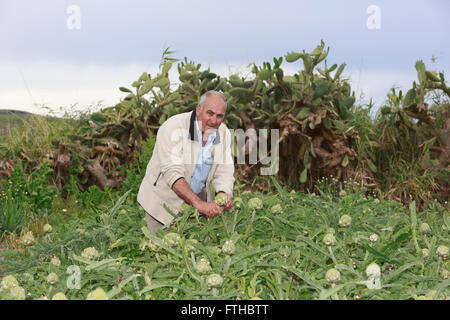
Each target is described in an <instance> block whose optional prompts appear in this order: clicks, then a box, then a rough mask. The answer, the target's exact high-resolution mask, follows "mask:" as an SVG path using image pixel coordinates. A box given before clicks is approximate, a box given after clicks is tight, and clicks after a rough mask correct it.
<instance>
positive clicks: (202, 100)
mask: <svg viewBox="0 0 450 320" xmlns="http://www.w3.org/2000/svg"><path fill="white" fill-rule="evenodd" d="M212 94H213V95H216V96H219V97H221V98H222V100H223V103H225V110H226V108H227V100H226V99H225V96H224V95H223V93H222V92H219V91H215V90H209V91H208V92H205V93H204V94H202V96H201V97H200V102H199V103H198V104H199V105H200V112H202V111H203V106H204V105H205V101H206V98H208V97H209V96H210V95H212Z"/></svg>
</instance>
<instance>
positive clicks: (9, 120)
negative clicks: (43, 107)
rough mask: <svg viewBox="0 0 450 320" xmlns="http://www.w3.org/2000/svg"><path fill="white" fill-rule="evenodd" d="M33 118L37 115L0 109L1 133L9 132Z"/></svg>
mask: <svg viewBox="0 0 450 320" xmlns="http://www.w3.org/2000/svg"><path fill="white" fill-rule="evenodd" d="M33 116H36V115H35V114H34V113H31V112H27V111H20V110H8V109H0V131H4V130H8V129H10V128H11V127H14V125H17V123H19V122H20V121H22V120H27V119H29V118H30V117H33Z"/></svg>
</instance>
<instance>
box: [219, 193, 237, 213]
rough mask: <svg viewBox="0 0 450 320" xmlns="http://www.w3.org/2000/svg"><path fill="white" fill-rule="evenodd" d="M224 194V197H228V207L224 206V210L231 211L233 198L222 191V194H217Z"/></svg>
mask: <svg viewBox="0 0 450 320" xmlns="http://www.w3.org/2000/svg"><path fill="white" fill-rule="evenodd" d="M221 193H222V194H224V195H226V196H227V199H228V200H227V204H226V205H224V206H223V209H224V210H230V208H231V206H232V204H233V203H232V202H231V196H230V195H229V194H228V193H226V192H222V191H220V192H218V193H217V194H221Z"/></svg>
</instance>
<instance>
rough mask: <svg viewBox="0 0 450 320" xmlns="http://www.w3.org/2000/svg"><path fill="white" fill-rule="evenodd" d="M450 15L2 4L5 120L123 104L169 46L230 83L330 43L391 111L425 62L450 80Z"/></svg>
mask: <svg viewBox="0 0 450 320" xmlns="http://www.w3.org/2000/svg"><path fill="white" fill-rule="evenodd" d="M373 8H375V11H374V9H373ZM78 13H79V14H78ZM449 14H450V1H447V0H430V1H403V0H398V1H374V0H370V1H365V0H345V1H337V0H336V1H332V0H329V1H324V0H322V1H321V0H312V1H310V0H308V1H286V0H278V1H262V0H258V1H244V0H239V1H234V0H228V1H213V0H209V1H187V0H184V1H179V0H176V1H173V0H171V1H138V0H127V1H124V0H116V1H114V0H97V1H96V0H84V1H82V0H71V1H66V0H58V1H56V0H53V1H51V0H40V1H38V0H35V1H24V0H0V39H1V47H0V109H19V110H26V111H32V112H38V110H39V107H40V106H42V105H47V106H49V107H51V108H53V109H57V108H59V107H60V106H63V107H66V106H70V105H76V108H79V109H86V108H87V107H88V106H90V105H96V104H98V103H100V104H101V105H104V106H109V105H114V104H116V103H117V102H119V101H120V99H121V98H123V97H124V94H123V93H122V92H120V91H119V90H118V87H119V86H128V87H129V86H130V84H131V82H133V81H134V80H136V79H137V78H138V77H139V76H140V75H141V74H142V72H144V71H147V72H150V73H151V74H152V75H153V74H155V73H156V71H157V69H158V65H159V62H160V58H161V54H162V52H163V50H164V49H165V48H166V47H170V49H171V50H174V51H175V54H174V56H175V57H177V58H184V57H185V56H186V57H187V58H188V59H189V60H193V61H195V62H197V63H202V65H204V66H210V67H211V70H212V71H213V72H216V73H219V74H221V75H223V76H229V75H230V74H231V73H235V72H240V73H241V74H242V75H245V74H247V73H248V71H247V69H246V66H247V65H248V64H249V63H250V62H256V63H262V62H263V61H272V59H273V57H280V56H284V55H285V54H286V53H288V52H291V51H301V50H303V49H305V50H307V51H310V50H312V49H314V48H315V47H316V46H317V45H318V44H319V43H320V40H321V39H323V40H324V41H325V44H326V45H327V46H330V54H329V56H328V58H327V61H328V65H332V64H334V63H338V64H339V63H344V62H345V63H346V64H347V68H346V72H345V73H344V74H345V76H347V77H349V78H350V81H351V84H352V88H353V90H355V91H356V92H357V94H358V95H359V94H360V93H361V91H362V92H363V93H364V95H365V97H366V101H367V100H368V99H369V98H373V99H374V100H375V102H376V103H377V104H378V105H380V104H381V103H382V102H383V99H384V97H385V96H386V93H387V92H388V90H389V89H390V88H391V87H392V86H398V87H401V88H403V89H404V90H405V89H408V88H409V87H410V86H411V84H412V81H414V80H416V78H417V76H416V72H415V69H414V64H415V62H416V60H418V59H422V60H424V62H425V64H426V66H427V68H429V69H434V70H438V71H444V72H446V74H447V78H448V77H450V75H449V74H448V73H449V71H450V43H449V41H448V39H450V19H449ZM378 18H379V19H378ZM78 27H79V28H78ZM433 56H434V57H436V58H437V60H436V61H435V62H434V63H433V62H432V57H433ZM283 68H284V69H285V70H286V71H287V73H288V74H293V73H295V72H297V71H298V70H299V69H300V68H302V64H301V60H299V61H298V62H296V63H294V64H289V63H286V62H283ZM173 69H174V71H175V70H176V68H173ZM176 75H177V74H176V72H174V73H172V74H171V77H172V78H173V80H174V81H176V80H177V79H176Z"/></svg>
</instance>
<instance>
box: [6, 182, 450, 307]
mask: <svg viewBox="0 0 450 320" xmlns="http://www.w3.org/2000/svg"><path fill="white" fill-rule="evenodd" d="M274 183H275V187H276V188H277V190H278V192H275V193H271V194H266V195H262V194H260V193H250V192H248V191H245V192H241V187H242V186H239V185H238V186H236V188H235V195H234V196H235V198H234V205H233V208H232V210H231V211H228V212H225V213H224V214H223V215H222V216H220V217H215V218H212V219H209V220H207V219H205V218H204V217H201V216H198V214H197V213H196V210H194V208H192V207H189V206H186V207H185V208H184V211H183V215H182V216H180V217H177V218H176V219H175V222H174V224H173V225H172V227H171V229H170V233H169V234H164V233H163V232H162V231H161V232H160V233H159V235H158V236H157V237H153V236H151V235H150V234H149V233H148V231H147V229H146V225H145V220H144V212H143V210H142V208H140V206H139V205H138V204H137V202H136V199H135V197H136V194H135V193H134V192H131V190H130V191H127V192H112V191H108V192H107V193H106V194H103V198H102V200H94V199H96V197H97V199H99V198H98V195H97V196H96V195H94V193H92V194H91V196H90V197H91V200H92V201H91V202H86V201H84V202H83V203H88V205H87V206H86V207H84V206H83V205H81V203H82V201H78V200H77V199H74V200H72V202H67V201H59V200H55V201H54V206H53V208H52V211H51V213H50V214H49V215H48V216H46V217H45V218H44V219H41V220H39V222H36V223H35V224H33V225H31V227H30V228H29V231H27V232H25V231H24V232H23V233H22V234H21V236H16V237H14V236H12V237H9V238H8V240H7V241H8V247H9V250H4V251H2V252H0V256H2V260H1V261H2V262H1V264H2V268H1V273H2V276H3V280H4V279H6V276H7V275H12V276H13V277H14V278H15V279H16V281H17V286H16V288H17V287H18V288H20V289H17V290H16V291H14V292H13V291H11V292H10V291H9V289H4V290H3V291H2V293H1V294H2V295H3V298H11V297H13V298H14V297H15V295H16V296H18V297H20V296H21V297H22V298H23V297H25V298H27V299H52V298H55V299H57V298H61V297H62V298H64V297H65V298H67V299H86V298H88V295H89V294H90V293H92V292H93V291H94V290H96V289H98V291H96V293H95V294H98V295H99V297H100V298H102V297H103V298H105V299H106V298H108V299H291V300H293V299H395V300H397V299H428V298H436V299H448V297H449V294H450V290H449V288H448V287H449V285H450V279H448V246H449V245H450V243H449V242H450V241H449V237H448V233H449V227H450V225H449V220H448V211H446V210H444V211H443V210H441V209H439V208H440V206H437V205H435V206H433V204H431V206H430V208H429V209H428V210H426V211H423V212H416V209H415V206H414V203H411V205H410V207H409V209H408V210H406V211H405V208H404V207H403V206H402V205H401V204H400V203H398V202H395V201H386V200H383V199H379V198H375V197H374V196H372V195H367V194H366V190H363V189H360V190H354V189H347V191H341V192H340V193H339V194H336V192H334V190H330V189H329V188H327V187H326V184H324V185H323V192H322V193H321V194H318V195H315V194H304V193H299V192H294V191H292V192H289V190H286V189H282V188H281V187H280V186H278V184H276V182H274ZM255 198H257V199H259V200H255ZM344 215H348V216H349V217H350V218H351V221H350V223H349V224H347V225H345V224H343V222H342V217H343V216H344ZM344 219H345V218H344ZM425 221H426V223H427V226H428V227H429V229H428V227H427V226H425V225H423V223H424V222H425ZM45 223H48V224H49V225H50V226H51V230H49V227H48V226H46V227H44V226H45ZM30 232H31V233H30ZM328 234H332V235H333V236H330V235H328ZM31 235H32V236H31ZM330 238H331V240H330ZM444 246H445V248H447V251H446V252H447V253H446V252H445V248H444ZM373 263H376V265H377V266H379V268H380V270H379V271H380V277H377V275H376V272H375V274H373V273H372V274H370V272H372V271H373V269H374V268H375V271H376V269H377V267H376V266H374V265H373ZM369 266H371V267H370V268H372V269H370V268H369V269H368V267H369ZM330 269H333V270H334V271H333V272H336V271H337V275H338V277H337V278H336V277H335V278H330V274H332V273H333V272H330V273H328V275H327V272H328V271H329V270H330ZM74 270H75V271H74ZM368 270H369V271H370V270H372V271H370V272H369V273H368ZM335 276H336V274H335ZM327 278H328V279H327ZM9 280H10V281H12V280H11V278H9ZM77 281H78V282H77ZM4 286H6V285H4ZM103 293H104V294H103ZM14 294H15V295H14ZM89 298H92V294H91V295H90V296H89Z"/></svg>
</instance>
